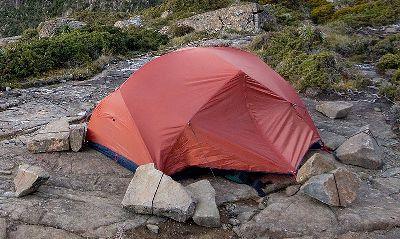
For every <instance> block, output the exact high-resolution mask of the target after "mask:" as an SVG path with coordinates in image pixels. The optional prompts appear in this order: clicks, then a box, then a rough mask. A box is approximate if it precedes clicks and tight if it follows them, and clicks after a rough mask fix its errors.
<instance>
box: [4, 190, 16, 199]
mask: <svg viewBox="0 0 400 239" xmlns="http://www.w3.org/2000/svg"><path fill="white" fill-rule="evenodd" d="M3 197H6V198H13V197H15V193H14V192H10V191H8V192H4V193H3Z"/></svg>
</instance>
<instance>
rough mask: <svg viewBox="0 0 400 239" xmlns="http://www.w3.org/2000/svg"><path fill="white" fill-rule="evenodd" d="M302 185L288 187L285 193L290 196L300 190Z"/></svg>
mask: <svg viewBox="0 0 400 239" xmlns="http://www.w3.org/2000/svg"><path fill="white" fill-rule="evenodd" d="M300 187H301V185H292V186H289V187H287V188H286V190H285V194H286V196H288V197H290V196H293V195H295V194H296V193H297V192H298V191H299V190H300Z"/></svg>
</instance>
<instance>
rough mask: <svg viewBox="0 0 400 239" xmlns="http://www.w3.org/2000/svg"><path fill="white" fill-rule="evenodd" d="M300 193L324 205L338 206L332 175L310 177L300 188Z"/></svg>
mask: <svg viewBox="0 0 400 239" xmlns="http://www.w3.org/2000/svg"><path fill="white" fill-rule="evenodd" d="M301 191H302V192H304V193H305V194H306V195H308V196H310V197H312V198H315V199H317V200H319V201H321V202H323V203H325V204H328V205H331V206H340V201H339V196H338V191H337V189H336V183H335V177H334V176H333V174H321V175H317V176H314V177H312V178H311V179H310V180H308V181H307V182H306V183H305V184H304V185H303V186H302V187H301Z"/></svg>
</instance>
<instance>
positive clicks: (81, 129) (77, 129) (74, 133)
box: [69, 123, 87, 152]
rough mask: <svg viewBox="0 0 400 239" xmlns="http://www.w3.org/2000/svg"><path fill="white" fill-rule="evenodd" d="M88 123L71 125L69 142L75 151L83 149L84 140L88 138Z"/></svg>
mask: <svg viewBox="0 0 400 239" xmlns="http://www.w3.org/2000/svg"><path fill="white" fill-rule="evenodd" d="M86 129H87V127H86V123H82V124H75V125H71V126H69V144H70V145H71V149H72V151H74V152H78V151H79V150H81V149H82V145H83V142H84V140H85V138H86Z"/></svg>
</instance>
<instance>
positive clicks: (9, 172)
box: [0, 170, 12, 175]
mask: <svg viewBox="0 0 400 239" xmlns="http://www.w3.org/2000/svg"><path fill="white" fill-rule="evenodd" d="M0 174H2V175H11V174H12V171H11V170H0Z"/></svg>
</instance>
